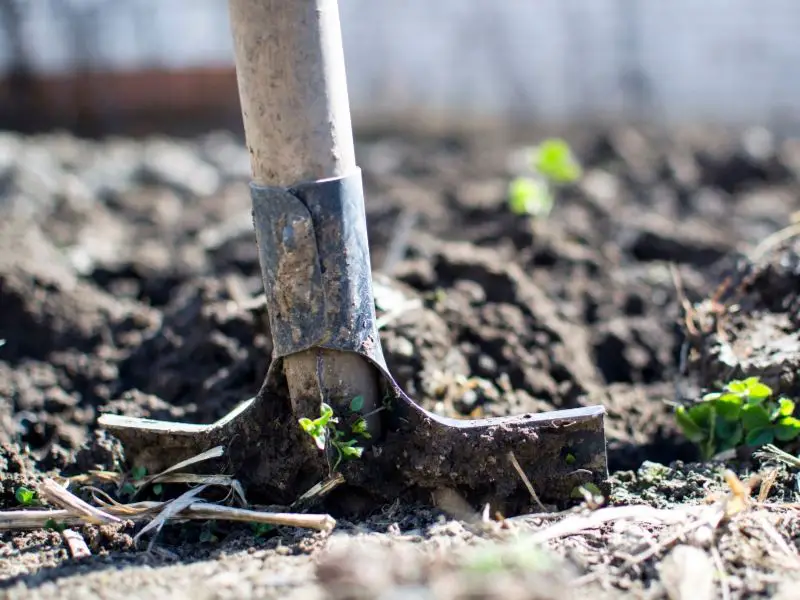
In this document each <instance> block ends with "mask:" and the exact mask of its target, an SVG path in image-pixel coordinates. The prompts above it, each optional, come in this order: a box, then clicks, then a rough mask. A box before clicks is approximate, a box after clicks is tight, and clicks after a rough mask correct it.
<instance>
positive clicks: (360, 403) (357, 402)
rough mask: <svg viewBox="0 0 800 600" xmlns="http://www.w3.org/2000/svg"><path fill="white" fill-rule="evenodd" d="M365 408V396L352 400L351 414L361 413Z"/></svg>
mask: <svg viewBox="0 0 800 600" xmlns="http://www.w3.org/2000/svg"><path fill="white" fill-rule="evenodd" d="M362 408H364V396H356V397H355V398H353V399H352V400H350V412H359V411H360V410H361V409H362Z"/></svg>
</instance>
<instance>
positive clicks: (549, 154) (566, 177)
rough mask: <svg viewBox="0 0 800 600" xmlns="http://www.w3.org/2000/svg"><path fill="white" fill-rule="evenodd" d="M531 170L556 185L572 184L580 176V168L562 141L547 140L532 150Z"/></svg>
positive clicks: (567, 145) (567, 146)
mask: <svg viewBox="0 0 800 600" xmlns="http://www.w3.org/2000/svg"><path fill="white" fill-rule="evenodd" d="M533 168H534V169H536V171H538V172H539V173H541V174H542V175H544V176H545V177H547V178H548V179H550V180H551V181H554V182H556V183H572V182H573V181H576V180H577V179H578V178H579V177H580V176H581V167H580V165H579V164H578V162H577V161H576V160H575V157H574V156H573V155H572V150H571V149H570V147H569V144H567V143H566V142H565V141H564V140H562V139H557V138H554V139H548V140H545V141H543V142H542V143H541V144H539V146H538V147H537V148H536V149H535V150H534V154H533Z"/></svg>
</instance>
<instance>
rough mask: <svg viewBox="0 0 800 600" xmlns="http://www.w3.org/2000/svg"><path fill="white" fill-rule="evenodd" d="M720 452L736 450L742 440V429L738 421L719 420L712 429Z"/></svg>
mask: <svg viewBox="0 0 800 600" xmlns="http://www.w3.org/2000/svg"><path fill="white" fill-rule="evenodd" d="M714 430H715V432H716V434H717V436H716V437H717V440H718V442H719V449H720V450H728V449H730V448H736V446H738V445H739V444H740V443H741V442H742V439H743V438H744V428H743V427H742V424H741V422H739V421H725V420H723V419H719V420H718V421H717V423H716V425H715V427H714Z"/></svg>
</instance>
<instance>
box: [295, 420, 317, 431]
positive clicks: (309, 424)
mask: <svg viewBox="0 0 800 600" xmlns="http://www.w3.org/2000/svg"><path fill="white" fill-rule="evenodd" d="M298 423H300V427H301V428H302V429H303V431H305V432H306V433H308V434H309V435H311V434H312V433H313V431H314V427H315V425H314V421H312V420H311V419H309V418H307V417H302V418H301V419H299V420H298Z"/></svg>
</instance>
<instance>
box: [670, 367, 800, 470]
mask: <svg viewBox="0 0 800 600" xmlns="http://www.w3.org/2000/svg"><path fill="white" fill-rule="evenodd" d="M794 408H795V403H794V402H793V401H792V400H790V399H788V398H783V397H780V398H773V392H772V388H770V387H769V386H768V385H766V384H764V383H762V382H761V381H760V379H759V378H758V377H748V378H747V379H744V380H735V381H731V382H730V383H728V384H727V385H725V386H724V387H723V389H722V391H719V392H713V393H710V394H706V395H705V396H703V398H702V399H701V401H700V402H698V403H696V404H693V405H691V406H688V407H687V406H678V407H677V408H676V410H675V419H676V421H677V423H678V426H679V427H680V428H681V430H682V431H683V433H684V435H685V436H686V437H687V438H689V440H691V441H692V442H694V443H696V444H698V445H699V447H700V451H701V453H702V455H703V457H704V458H711V457H712V456H714V455H716V454H718V453H719V452H722V451H724V450H729V449H731V448H736V447H737V446H739V445H740V444H742V443H743V442H744V443H745V444H746V445H748V446H752V447H760V446H763V445H765V444H771V443H773V442H774V441H776V440H777V441H781V442H787V441H790V440H793V439H795V438H797V437H798V436H800V419H797V418H795V417H794V416H793V414H794Z"/></svg>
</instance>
